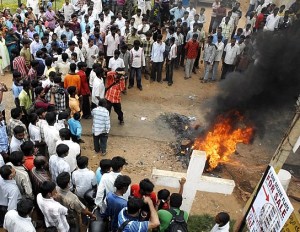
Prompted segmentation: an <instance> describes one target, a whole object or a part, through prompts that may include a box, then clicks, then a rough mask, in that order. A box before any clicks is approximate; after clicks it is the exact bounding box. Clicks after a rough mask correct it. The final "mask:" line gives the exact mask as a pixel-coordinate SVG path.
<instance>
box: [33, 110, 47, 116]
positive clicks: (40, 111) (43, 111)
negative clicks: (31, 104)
mask: <svg viewBox="0 0 300 232" xmlns="http://www.w3.org/2000/svg"><path fill="white" fill-rule="evenodd" d="M45 112H46V110H45V109H44V108H38V109H37V110H36V111H35V113H36V114H37V115H38V116H41V115H42V114H43V113H45Z"/></svg>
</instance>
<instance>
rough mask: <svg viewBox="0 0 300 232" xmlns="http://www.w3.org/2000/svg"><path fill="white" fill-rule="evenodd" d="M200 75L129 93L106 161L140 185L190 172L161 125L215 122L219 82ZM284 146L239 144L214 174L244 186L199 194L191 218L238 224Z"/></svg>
mask: <svg viewBox="0 0 300 232" xmlns="http://www.w3.org/2000/svg"><path fill="white" fill-rule="evenodd" d="M247 6H248V2H246V3H244V5H243V12H245V10H244V9H245V8H246V7H247ZM205 7H206V9H207V10H206V17H207V22H206V24H205V28H206V31H207V27H208V24H209V20H210V9H209V8H210V6H207V5H206V6H205ZM243 21H244V17H243V18H242V20H241V22H240V26H244V23H243ZM197 71H198V73H197V74H193V75H192V78H191V79H189V80H184V71H183V68H180V69H179V70H176V71H175V76H174V84H173V85H172V86H171V87H169V86H168V85H167V83H166V82H164V83H163V84H161V83H157V82H154V83H150V82H149V81H147V80H145V79H144V78H143V80H142V85H143V91H140V90H139V89H137V88H136V86H135V87H134V88H132V89H130V90H128V91H127V95H122V108H123V112H124V120H125V124H124V125H122V126H120V125H119V124H118V120H117V117H116V114H115V113H114V112H112V114H111V125H112V128H111V132H110V136H109V139H108V154H107V156H106V157H105V158H112V157H113V156H116V155H120V156H123V157H125V158H126V160H127V162H128V163H129V165H128V166H126V167H125V169H124V171H123V173H124V174H128V175H129V176H130V177H131V178H132V180H133V183H138V182H139V181H140V180H141V179H142V178H150V177H151V171H152V169H153V168H158V169H164V170H172V171H179V172H185V171H186V169H185V168H184V167H183V165H182V163H181V162H180V161H178V159H177V157H176V156H175V155H174V151H173V150H172V148H171V145H172V144H173V143H174V142H175V135H174V132H173V131H172V130H171V129H170V128H169V127H168V125H166V124H165V123H164V122H163V121H161V120H159V117H160V116H161V115H162V114H164V113H178V114H181V115H186V116H190V117H195V118H196V121H195V122H194V123H195V124H196V123H197V124H199V125H200V126H204V125H206V124H208V123H209V122H207V121H205V119H204V115H205V113H206V112H207V111H208V110H209V109H208V108H206V107H204V106H203V104H202V103H205V102H206V101H207V100H209V99H211V98H212V97H213V96H215V95H216V94H218V91H219V88H220V87H219V82H216V83H207V84H202V83H200V80H199V78H200V77H202V74H203V65H201V66H200V69H199V70H197ZM163 75H165V73H163ZM11 79H12V76H11V74H6V75H5V76H4V77H0V81H1V82H4V83H6V84H7V85H8V87H11ZM4 103H5V105H6V112H7V115H8V116H9V112H10V109H11V108H12V107H13V106H14V103H13V99H12V93H11V92H8V93H5V95H4ZM142 117H143V118H142ZM143 119H144V120H143ZM82 125H83V134H84V135H83V139H84V140H85V143H84V144H82V145H81V148H82V155H86V156H88V157H89V158H90V167H91V168H92V169H93V170H96V168H97V167H98V164H99V161H100V160H101V159H102V158H103V157H100V156H99V155H95V153H94V151H93V141H92V137H91V127H92V120H90V119H89V120H86V119H83V120H82ZM267 133H268V132H267ZM278 143H279V141H278V139H275V140H272V139H266V138H255V140H254V142H253V144H251V145H239V146H238V154H234V155H232V162H231V163H228V164H225V165H223V166H222V167H221V168H220V169H219V170H218V171H216V172H214V174H217V175H218V176H220V177H223V178H230V179H233V180H235V181H236V183H237V185H238V187H236V189H235V191H234V193H233V194H232V195H223V194H212V193H205V192H198V193H197V196H196V199H195V201H194V204H193V207H192V211H191V214H204V213H208V214H211V215H215V214H216V213H218V212H220V211H227V212H229V213H230V216H231V217H232V218H233V219H235V220H237V221H238V220H239V219H240V218H241V215H242V209H243V206H244V204H245V200H246V199H247V197H248V195H247V193H246V192H251V191H252V190H253V189H254V187H255V185H256V184H257V181H258V180H259V178H260V177H261V175H262V174H263V172H264V169H265V168H266V166H267V164H268V163H269V160H270V158H271V156H272V154H273V152H274V151H275V149H276V147H277V145H278ZM292 156H293V157H292V158H291V159H292V160H291V161H290V163H292V164H295V165H296V167H295V169H297V168H298V166H297V165H299V161H298V163H297V162H296V160H297V159H296V157H295V155H292ZM295 162H296V163H295ZM208 175H210V174H208ZM161 188H163V187H161V186H156V188H155V190H156V191H158V190H159V189H161ZM240 190H242V191H240ZM173 191H177V190H176V189H174V190H173ZM290 191H291V192H293V194H294V195H299V196H300V193H299V186H298V185H296V183H294V182H292V183H291V184H290ZM297 193H298V194H297ZM292 203H293V204H294V206H295V209H299V206H300V204H298V203H296V202H295V201H292Z"/></svg>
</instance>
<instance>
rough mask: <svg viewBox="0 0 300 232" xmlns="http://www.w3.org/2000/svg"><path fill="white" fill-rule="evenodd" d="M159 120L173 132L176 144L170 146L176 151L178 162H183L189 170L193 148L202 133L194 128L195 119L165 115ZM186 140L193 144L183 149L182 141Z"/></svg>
mask: <svg viewBox="0 0 300 232" xmlns="http://www.w3.org/2000/svg"><path fill="white" fill-rule="evenodd" d="M158 120H160V121H163V122H165V123H166V124H167V125H168V126H169V127H170V128H171V129H172V130H173V132H174V134H175V138H176V142H174V143H171V144H170V146H171V148H172V149H173V150H174V153H175V155H176V156H177V158H178V161H181V162H182V165H183V167H184V168H187V167H188V165H189V161H190V157H191V154H192V152H193V150H192V148H191V146H192V144H193V142H194V140H195V138H196V137H198V136H199V134H201V131H199V129H198V128H197V127H194V126H192V122H193V119H191V118H189V117H187V116H185V115H181V114H177V113H164V114H161V115H160V116H159V118H158ZM184 140H189V141H190V142H191V143H190V145H189V146H187V147H186V148H185V149H182V141H184Z"/></svg>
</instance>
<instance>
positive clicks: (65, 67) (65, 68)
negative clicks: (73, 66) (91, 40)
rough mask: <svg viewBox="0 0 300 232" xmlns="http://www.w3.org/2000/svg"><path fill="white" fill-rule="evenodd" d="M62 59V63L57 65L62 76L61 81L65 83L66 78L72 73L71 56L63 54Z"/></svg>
mask: <svg viewBox="0 0 300 232" xmlns="http://www.w3.org/2000/svg"><path fill="white" fill-rule="evenodd" d="M61 58H62V61H61V62H59V63H57V64H56V71H57V73H60V74H61V81H62V82H64V79H65V76H66V75H67V74H68V73H69V71H70V62H69V61H68V59H69V55H68V54H67V53H63V54H62V55H61Z"/></svg>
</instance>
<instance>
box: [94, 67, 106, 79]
mask: <svg viewBox="0 0 300 232" xmlns="http://www.w3.org/2000/svg"><path fill="white" fill-rule="evenodd" d="M94 72H95V74H96V76H97V77H103V76H104V70H103V68H100V67H99V68H96V69H95V70H94Z"/></svg>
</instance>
